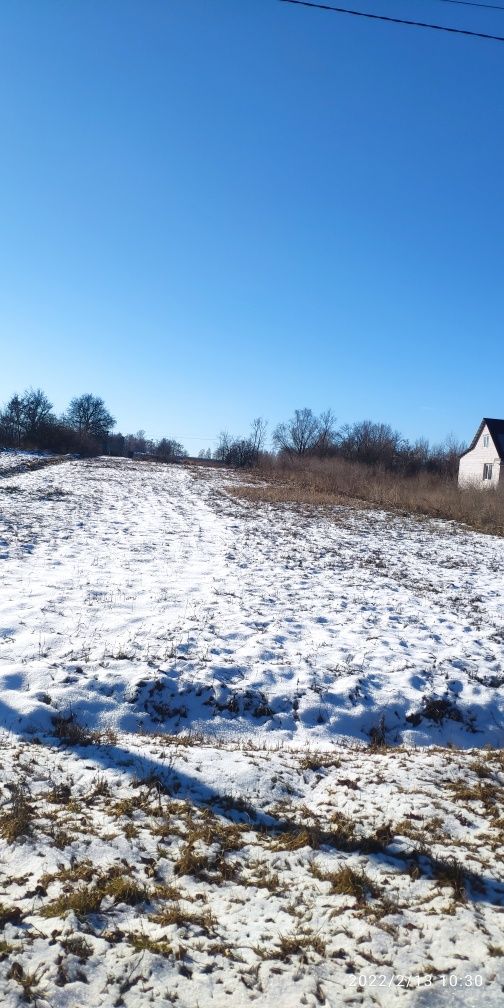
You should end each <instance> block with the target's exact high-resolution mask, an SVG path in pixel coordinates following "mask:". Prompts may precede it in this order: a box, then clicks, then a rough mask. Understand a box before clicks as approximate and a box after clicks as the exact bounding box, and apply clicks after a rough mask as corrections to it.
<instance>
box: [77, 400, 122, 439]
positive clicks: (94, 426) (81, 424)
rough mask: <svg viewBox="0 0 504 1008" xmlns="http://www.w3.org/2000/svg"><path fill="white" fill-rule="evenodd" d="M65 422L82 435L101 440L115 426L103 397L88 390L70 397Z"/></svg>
mask: <svg viewBox="0 0 504 1008" xmlns="http://www.w3.org/2000/svg"><path fill="white" fill-rule="evenodd" d="M66 422H67V423H68V424H69V426H70V427H72V428H73V429H74V430H76V431H78V433H79V434H81V435H83V436H84V437H92V438H96V440H97V441H103V439H104V438H106V437H107V435H108V433H109V431H110V430H111V428H112V427H114V426H115V420H114V417H113V416H111V414H110V413H109V412H108V410H107V409H106V406H105V403H104V401H103V399H100V398H99V396H93V395H91V393H90V392H86V393H84V395H80V396H76V397H75V398H74V399H72V401H71V403H70V406H69V407H68V411H67V414H66Z"/></svg>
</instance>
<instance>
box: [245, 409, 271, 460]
mask: <svg viewBox="0 0 504 1008" xmlns="http://www.w3.org/2000/svg"><path fill="white" fill-rule="evenodd" d="M267 427H268V421H267V420H264V419H263V417H256V418H255V420H252V424H251V426H250V438H249V440H250V441H251V443H252V445H253V447H254V450H255V451H256V452H257V454H259V452H261V451H263V449H264V442H265V440H266V430H267Z"/></svg>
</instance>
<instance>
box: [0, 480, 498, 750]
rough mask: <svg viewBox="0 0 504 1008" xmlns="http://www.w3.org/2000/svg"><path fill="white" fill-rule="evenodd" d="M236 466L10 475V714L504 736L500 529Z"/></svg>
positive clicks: (30, 718) (40, 723)
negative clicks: (353, 499)
mask: <svg viewBox="0 0 504 1008" xmlns="http://www.w3.org/2000/svg"><path fill="white" fill-rule="evenodd" d="M222 485H224V486H226V485H229V480H226V476H225V475H223V474H222V472H220V471H214V470H201V469H194V470H193V471H192V472H191V471H189V470H188V469H185V468H183V467H176V466H173V467H170V466H163V465H159V464H155V463H152V464H149V463H144V462H137V463H135V462H129V461H126V460H99V461H95V460H90V461H74V462H68V463H63V464H60V465H56V466H51V467H48V468H45V469H41V470H39V471H37V472H32V473H26V474H23V475H20V476H16V477H15V478H13V479H4V480H2V482H1V483H0V502H1V518H0V557H1V560H2V566H1V571H2V595H1V606H2V608H1V610H0V648H1V655H2V658H3V660H4V662H5V668H6V675H5V676H4V677H3V678H2V679H0V702H1V703H2V705H3V714H2V720H3V723H4V724H6V725H7V726H8V727H9V728H12V729H13V730H15V729H16V728H19V727H23V729H29V728H30V727H33V728H34V729H36V730H40V729H41V728H49V727H50V725H51V718H52V716H53V715H54V714H55V713H56V712H57V713H59V714H60V715H63V714H67V715H68V714H69V713H73V715H74V716H75V717H77V718H78V720H79V721H83V722H84V723H85V724H87V725H88V726H89V727H90V728H96V727H99V728H102V727H110V728H112V727H113V728H115V729H122V730H127V731H132V730H137V729H143V730H148V729H150V728H154V727H155V728H158V727H162V728H163V729H164V730H170V731H180V730H181V729H184V728H191V729H196V730H204V731H205V732H206V733H208V732H209V731H211V732H212V733H215V734H219V735H220V736H222V735H225V734H226V733H227V734H232V735H233V736H236V735H237V734H245V735H248V734H250V733H251V732H253V734H254V737H257V735H258V733H259V734H261V735H268V736H269V735H272V734H273V735H274V737H275V738H276V739H277V740H279V739H282V740H287V739H296V740H297V741H299V742H304V741H307V740H308V739H310V740H311V742H315V741H317V743H318V744H320V743H321V742H332V741H333V740H334V737H335V735H344V736H346V737H350V738H354V739H358V740H361V741H362V740H364V741H368V740H369V737H370V733H371V732H373V730H375V731H376V730H380V721H381V718H382V716H383V718H384V722H383V727H384V731H385V737H386V740H387V741H389V742H401V741H402V742H409V743H415V744H425V743H439V744H446V743H455V744H457V745H460V746H474V745H482V744H483V743H485V742H488V743H491V744H493V745H502V744H503V743H504V698H503V691H502V689H501V687H502V685H503V684H504V595H503V592H502V570H503V566H504V540H503V539H498V538H493V537H490V536H482V535H478V534H475V533H473V532H470V533H469V532H468V533H463V532H461V531H460V530H458V529H457V528H456V527H455V526H454V525H452V524H450V523H442V522H438V523H433V522H431V521H419V520H416V519H413V518H410V519H408V518H403V517H394V516H390V515H388V514H385V513H383V512H376V511H358V510H352V509H347V508H343V507H337V508H334V509H333V510H332V512H330V513H328V514H326V513H324V512H317V511H313V510H310V509H308V508H304V509H303V508H297V509H292V508H291V509H290V508H288V507H286V506H277V507H274V506H271V505H264V506H262V507H258V506H256V505H252V504H249V503H246V502H243V501H238V500H235V499H233V498H232V497H230V496H229V495H226V494H223V493H222V492H220V491H219V488H220V487H221V486H222Z"/></svg>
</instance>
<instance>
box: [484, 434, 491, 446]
mask: <svg viewBox="0 0 504 1008" xmlns="http://www.w3.org/2000/svg"><path fill="white" fill-rule="evenodd" d="M489 444H490V438H489V436H488V434H485V435H484V436H483V448H488V445H489Z"/></svg>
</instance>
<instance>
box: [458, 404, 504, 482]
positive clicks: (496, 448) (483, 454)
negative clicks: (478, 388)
mask: <svg viewBox="0 0 504 1008" xmlns="http://www.w3.org/2000/svg"><path fill="white" fill-rule="evenodd" d="M501 473H502V475H501ZM458 481H459V486H468V485H469V484H471V485H472V486H477V487H480V488H482V489H483V488H487V487H494V488H495V487H497V486H504V420H491V419H490V418H489V417H483V420H482V421H481V423H480V425H479V427H478V430H477V431H476V434H475V435H474V437H473V439H472V441H471V444H470V445H469V448H468V449H467V451H465V452H464V454H463V455H461V456H460V462H459V475H458Z"/></svg>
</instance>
